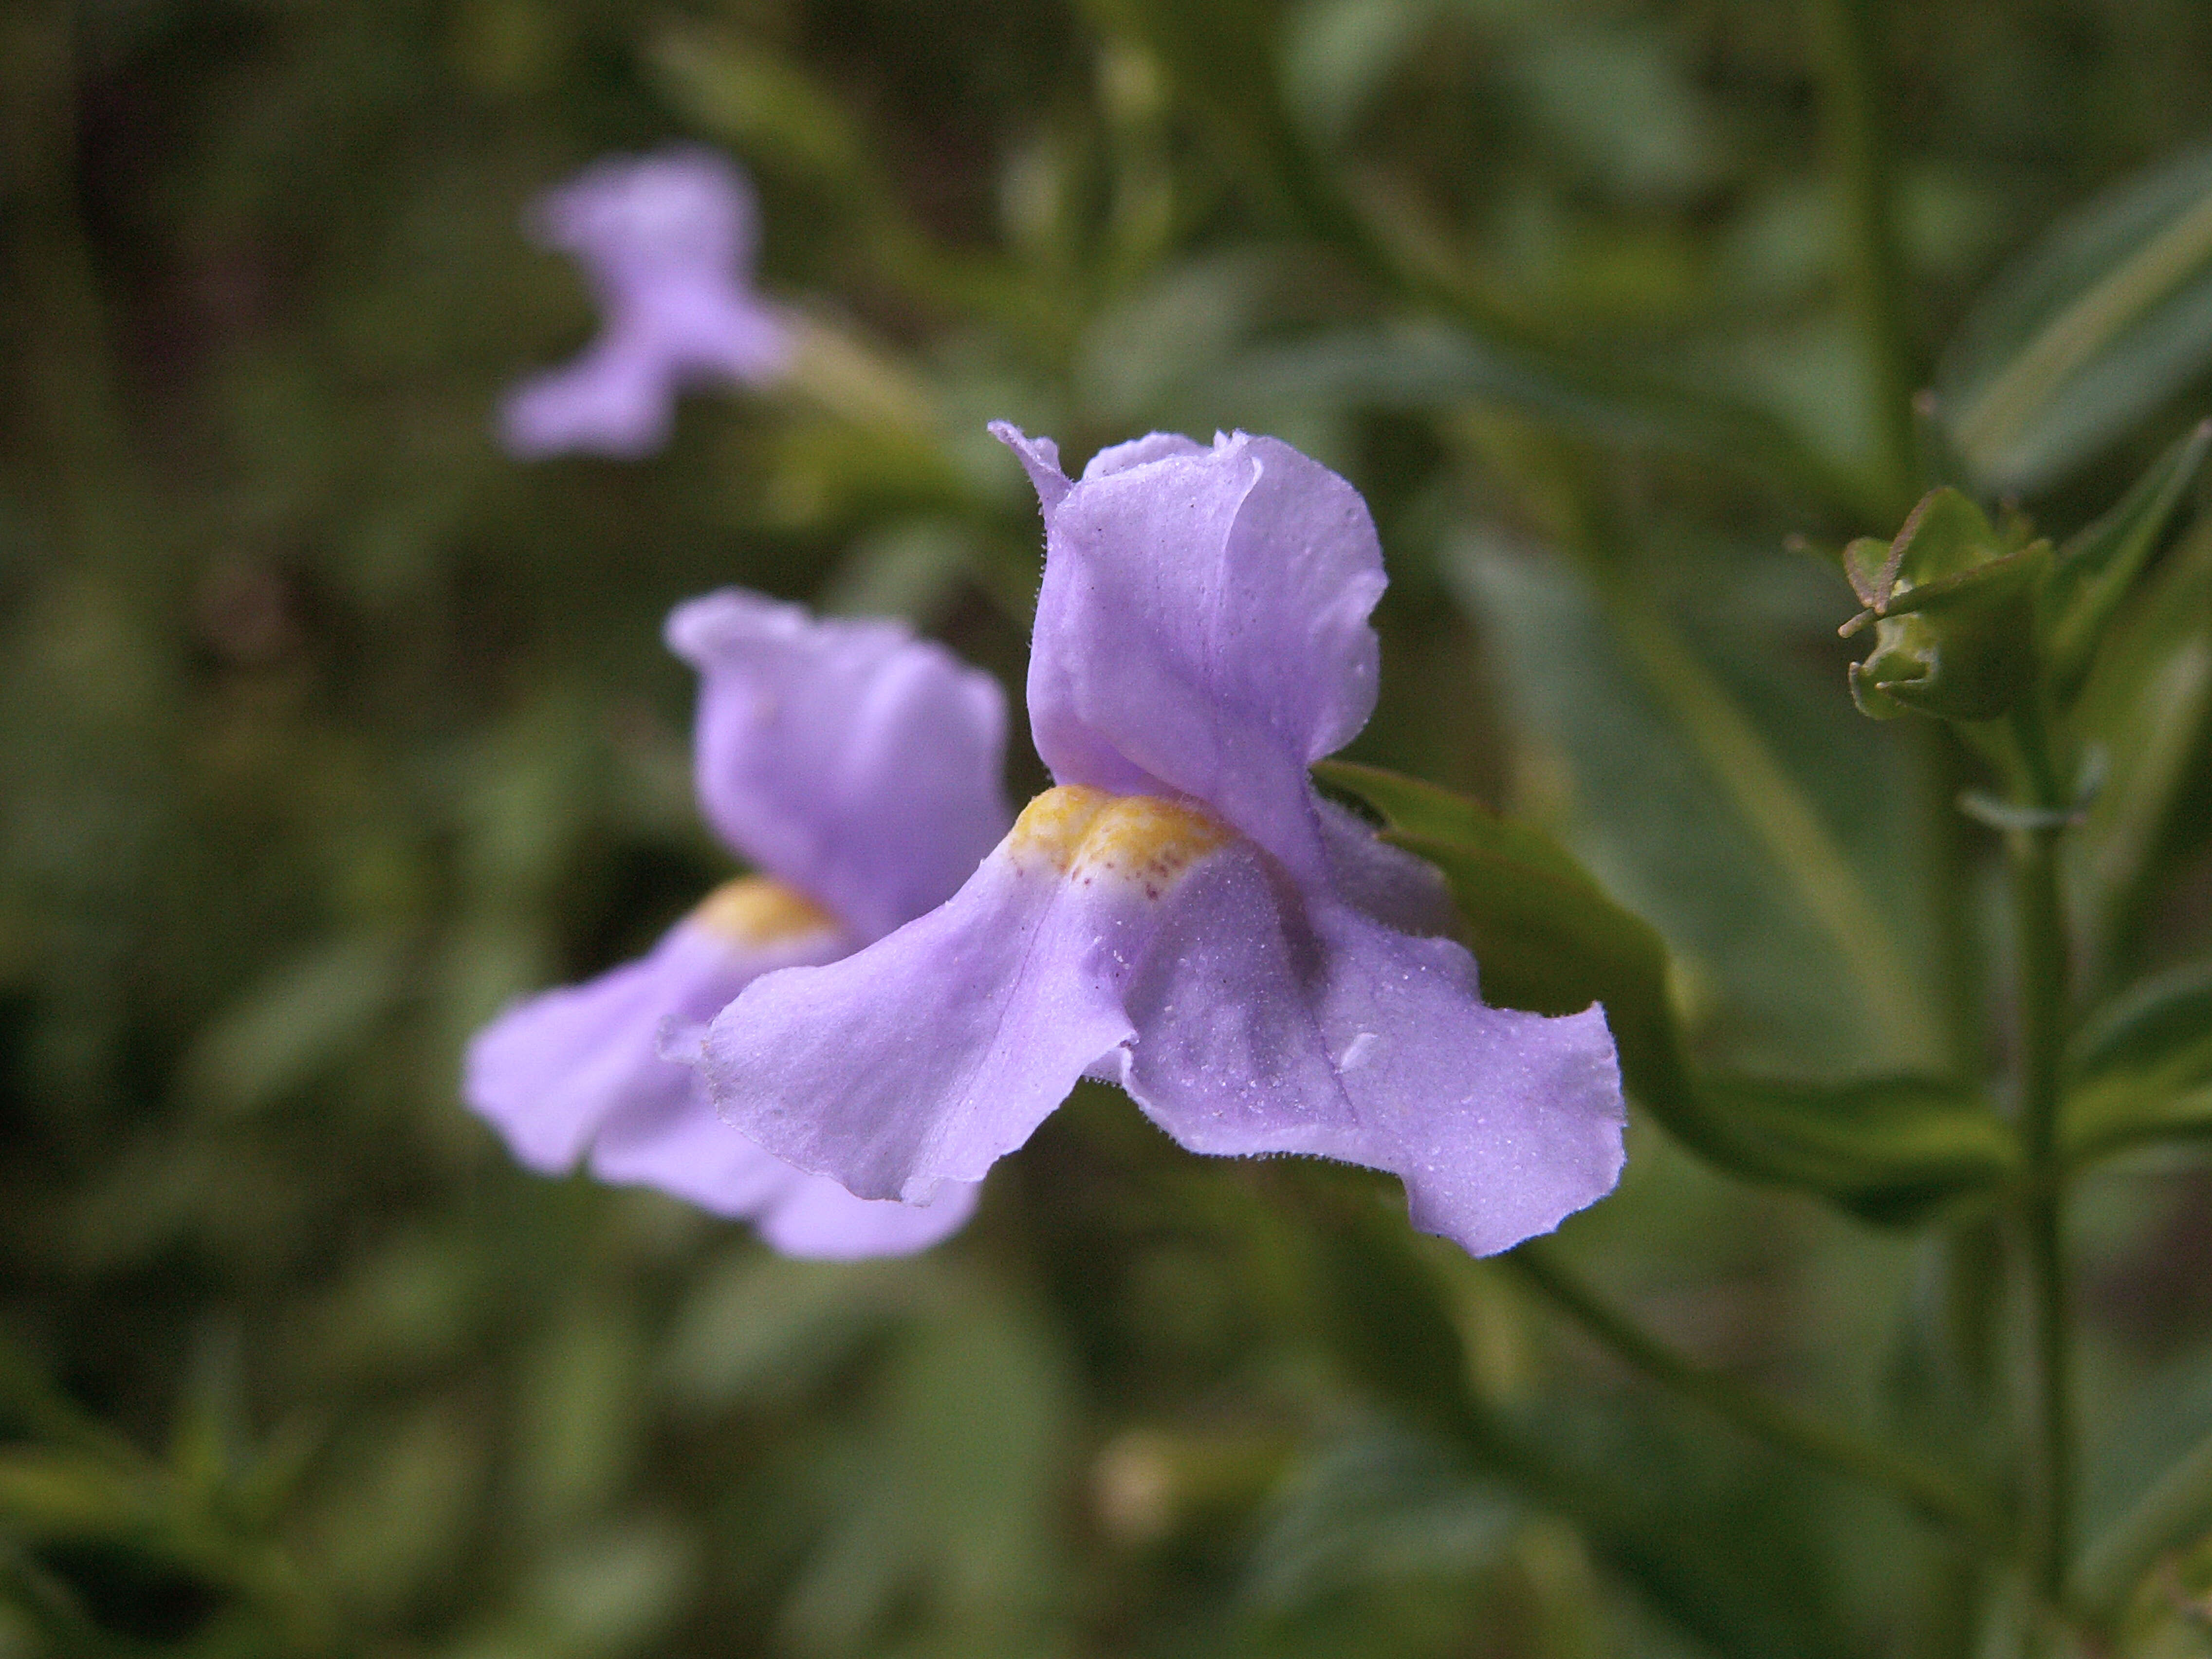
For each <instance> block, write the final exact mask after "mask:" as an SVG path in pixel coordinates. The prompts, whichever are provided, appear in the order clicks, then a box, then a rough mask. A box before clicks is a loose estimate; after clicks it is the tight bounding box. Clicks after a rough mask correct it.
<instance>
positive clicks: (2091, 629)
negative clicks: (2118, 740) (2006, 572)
mask: <svg viewBox="0 0 2212 1659" xmlns="http://www.w3.org/2000/svg"><path fill="white" fill-rule="evenodd" d="M2207 448H2212V421H2205V422H2200V423H2199V424H2198V425H2197V428H2196V429H2195V430H2194V431H2192V432H2191V433H2190V435H2188V436H2187V437H2185V438H2184V439H2182V440H2181V441H2179V443H2177V444H2175V445H2174V446H2173V447H2172V448H2170V449H2168V450H2167V451H2166V453H2165V454H2163V455H2161V456H2160V458H2159V459H2158V461H2157V462H2156V464H2155V465H2153V466H2152V467H2151V469H2150V471H2148V472H2146V473H2144V474H2143V475H2142V477H2140V478H2138V479H2136V482H2135V485H2134V487H2133V488H2132V489H2130V490H2129V491H2128V493H2127V494H2126V495H2124V496H2122V497H2121V498H2120V501H2119V504H2118V506H2117V507H2113V508H2112V511H2111V512H2109V513H2106V514H2105V516H2104V517H2103V518H2101V519H2100V520H2097V522H2096V523H2094V524H2093V525H2091V526H2089V527H2088V528H2087V529H2086V530H2084V531H2082V532H2081V534H2080V535H2078V536H2075V538H2073V539H2072V540H2071V541H2069V542H2068V543H2067V544H2066V545H2065V546H2064V547H2063V548H2061V549H2060V550H2059V553H2058V562H2057V567H2056V568H2054V569H2053V570H2052V572H2051V581H2050V584H2049V585H2048V586H2047V587H2046V588H2045V592H2044V601H2043V605H2044V623H2043V627H2044V636H2045V642H2044V655H2045V672H2046V673H2047V674H2048V675H2049V676H2050V681H2051V690H2052V692H2053V694H2054V695H2055V696H2057V698H2058V699H2059V700H2060V702H2071V701H2073V699H2074V697H2075V695H2076V694H2077V693H2079V692H2080V690H2081V682H2082V681H2083V680H2084V679H2085V678H2087V676H2088V672H2089V665H2090V664H2091V662H2092V661H2093V660H2094V658H2095V653H2096V650H2097V647H2098V644H2099V643H2100V641H2102V640H2103V638H2104V636H2105V630H2106V628H2107V627H2109V626H2110V625H2111V623H2112V617H2113V616H2114V615H2115V614H2116V613H2117V612H2118V610H2119V608H2120V603H2121V601H2122V600H2124V599H2126V598H2127V596H2128V594H2129V592H2130V590H2132V589H2133V587H2134V586H2135V584H2136V579H2137V578H2138V577H2139V576H2141V575H2142V571H2143V567H2144V565H2145V564H2146V563H2147V562H2148V561H2149V559H2150V556H2151V552H2152V550H2154V548H2155V547H2156V546H2157V545H2158V540H2159V537H2160V533H2161V532H2163V531H2164V530H2165V529H2166V521H2167V520H2170V519H2171V518H2172V516H2173V509H2174V508H2175V507H2177V506H2179V504H2180V501H2181V495H2182V492H2183V491H2184V490H2185V489H2188V488H2189V484H2190V481H2191V479H2193V478H2194V477H2196V476H2197V466H2198V465H2199V464H2200V463H2202V462H2203V459H2204V452H2205V450H2206V449H2207Z"/></svg>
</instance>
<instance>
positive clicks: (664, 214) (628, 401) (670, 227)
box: [501, 149, 790, 460]
mask: <svg viewBox="0 0 2212 1659" xmlns="http://www.w3.org/2000/svg"><path fill="white" fill-rule="evenodd" d="M756 218H757V214H756V211H755V208H754V204H753V192H752V186H751V185H750V184H749V183H748V182H747V181H746V179H745V177H744V174H743V173H739V172H738V169H737V168H736V167H733V166H732V165H731V164H730V163H729V162H728V161H725V160H724V159H723V158H722V157H721V156H720V155H715V154H714V152H713V151H711V150H705V149H667V150H662V151H660V152H659V153H658V154H656V155H643V156H628V155H616V156H609V157H608V158H607V159H605V161H598V162H594V163H593V164H592V166H591V167H587V168H586V169H585V170H584V172H583V173H580V175H578V176H577V177H576V178H575V179H572V180H571V181H570V182H569V183H568V184H566V185H562V187H561V188H560V189H558V190H556V191H550V192H549V193H548V194H547V195H545V196H544V197H542V198H541V199H540V200H539V201H538V204H536V205H535V206H534V207H533V208H532V210H531V213H530V216H529V217H528V219H527V221H526V223H527V224H528V226H529V228H530V229H531V230H532V234H535V235H536V237H537V238H538V240H539V241H541V242H543V243H544V244H545V245H546V246H548V247H553V248H558V249H560V250H561V251H562V252H566V253H570V254H573V255H574V256H575V258H577V259H578V260H579V261H580V263H581V264H583V266H584V268H585V270H586V271H587V272H589V273H590V276H591V280H592V288H593V289H595V290H596V291H597V293H598V295H599V308H600V310H601V311H602V312H603V313H605V328H604V329H603V330H602V331H601V332H600V334H599V338H598V339H597V340H595V341H593V342H592V344H591V345H590V346H589V347H588V348H587V349H586V350H585V352H584V354H583V356H580V357H579V358H577V359H576V361H575V362H573V363H570V364H569V365H568V367H567V368H558V369H555V370H552V371H551V372H550V373H549V374H540V375H538V376H536V377H535V378H533V379H532V380H526V381H525V382H523V384H522V385H521V386H518V387H516V388H515V389H514V391H513V392H511V393H509V394H508V396H507V402H506V405H505V407H504V409H503V410H501V437H502V440H503V441H504V442H505V443H506V445H507V449H508V451H509V452H510V453H513V454H515V455H517V456H520V457H521V458H523V459H526V460H534V459H539V458H541V457H544V456H547V455H554V454H559V453H562V452H563V451H567V450H575V449H581V450H592V451H596V452H597V453H601V454H606V455H617V456H624V457H634V456H639V455H644V454H647V453H651V452H652V451H653V450H655V449H658V448H659V447H660V445H661V444H662V443H663V442H664V441H665V440H666V438H667V436H668V423H669V416H670V412H671V406H672V405H673V404H674V403H675V400H676V394H677V392H678V391H680V390H682V389H683V388H684V387H685V386H692V385H696V384H698V383H700V382H702V381H714V380H724V381H735V382H737V383H738V384H739V385H744V386H757V385H759V384H761V383H762V382H763V381H767V380H773V379H775V376H776V375H777V374H781V372H782V369H783V367H784V364H785V362H787V359H788V358H789V356H790V339H789V332H790V331H789V329H788V327H787V325H786V324H785V323H784V321H783V320H782V319H781V318H780V317H779V316H778V315H777V314H776V313H775V311H774V310H773V309H772V308H771V307H769V306H768V305H767V304H765V303H764V302H763V301H762V300H761V299H760V298H759V297H758V296H757V295H755V294H754V293H753V291H752V264H753V257H754V251H755V243H756V240H757V225H756Z"/></svg>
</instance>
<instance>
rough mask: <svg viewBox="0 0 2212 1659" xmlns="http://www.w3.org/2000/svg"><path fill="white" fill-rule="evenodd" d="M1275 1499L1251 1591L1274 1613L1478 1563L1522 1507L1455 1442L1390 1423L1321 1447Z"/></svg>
mask: <svg viewBox="0 0 2212 1659" xmlns="http://www.w3.org/2000/svg"><path fill="white" fill-rule="evenodd" d="M1270 1508H1271V1513H1270V1514H1269V1515H1268V1516H1267V1518H1266V1520H1265V1522H1264V1523H1263V1530H1262V1531H1261V1534H1260V1537H1259V1541H1257V1543H1255V1545H1254V1546H1253V1549H1252V1553H1251V1556H1250V1558H1249V1561H1248V1562H1247V1564H1246V1567H1245V1577H1244V1593H1245V1595H1248V1596H1249V1597H1250V1598H1251V1600H1252V1601H1254V1602H1255V1603H1256V1604H1257V1605H1258V1606H1259V1607H1262V1608H1263V1609H1266V1610H1267V1611H1268V1612H1272V1613H1289V1612H1293V1611H1295V1610H1296V1609H1297V1608H1298V1607H1300V1606H1301V1605H1302V1604H1304V1603H1306V1602H1310V1601H1317V1600H1320V1599H1321V1598H1322V1597H1325V1596H1328V1595H1334V1594H1337V1593H1340V1592H1341V1591H1344V1590H1346V1589H1357V1588H1359V1587H1362V1586H1364V1585H1370V1584H1377V1583H1382V1584H1388V1583H1393V1582H1395V1581H1399V1580H1403V1579H1407V1578H1413V1577H1422V1576H1425V1575H1430V1574H1447V1575H1450V1576H1453V1577H1466V1576H1468V1575H1469V1574H1472V1573H1476V1572H1480V1571H1482V1570H1483V1569H1485V1568H1486V1567H1490V1566H1492V1565H1496V1563H1497V1562H1498V1559H1499V1557H1500V1555H1501V1553H1502V1552H1503V1549H1504V1546H1505V1544H1506V1543H1507V1542H1508V1541H1509V1540H1510V1537H1511V1534H1512V1531H1513V1528H1514V1527H1515V1526H1516V1524H1517V1523H1518V1522H1520V1521H1521V1520H1522V1516H1523V1513H1524V1512H1523V1510H1522V1505H1521V1504H1519V1503H1517V1502H1516V1501H1515V1499H1514V1498H1511V1497H1510V1496H1509V1495H1508V1494H1506V1493H1505V1492H1501V1491H1499V1490H1498V1489H1497V1488H1495V1487H1494V1486H1490V1485H1488V1484H1486V1483H1485V1482H1483V1481H1481V1480H1479V1479H1476V1478H1474V1477H1473V1476H1472V1475H1471V1474H1469V1473H1468V1471H1467V1470H1466V1469H1465V1468H1463V1467H1462V1461H1461V1457H1460V1455H1459V1454H1458V1453H1457V1452H1455V1449H1453V1448H1452V1447H1450V1446H1449V1445H1443V1444H1438V1443H1436V1442H1434V1441H1430V1440H1425V1439H1420V1438H1418V1437H1412V1436H1408V1435H1406V1434H1402V1433H1392V1432H1389V1431H1377V1432H1370V1433H1366V1434H1354V1435H1351V1436H1348V1437H1346V1438H1345V1439H1343V1440H1340V1441H1339V1442H1337V1443H1335V1444H1334V1445H1331V1446H1328V1447H1326V1448H1324V1449H1322V1451H1321V1452H1320V1453H1319V1454H1318V1455H1316V1456H1315V1457H1314V1458H1313V1459H1312V1460H1311V1461H1310V1462H1308V1463H1306V1464H1305V1465H1304V1467H1303V1468H1300V1469H1299V1470H1298V1471H1297V1473H1296V1474H1293V1475H1292V1476H1291V1479H1290V1480H1289V1481H1288V1482H1287V1483H1286V1484H1285V1487H1284V1490H1283V1491H1282V1492H1281V1493H1280V1495H1279V1496H1278V1498H1276V1499H1275V1501H1274V1503H1273V1504H1272V1505H1271V1506H1270Z"/></svg>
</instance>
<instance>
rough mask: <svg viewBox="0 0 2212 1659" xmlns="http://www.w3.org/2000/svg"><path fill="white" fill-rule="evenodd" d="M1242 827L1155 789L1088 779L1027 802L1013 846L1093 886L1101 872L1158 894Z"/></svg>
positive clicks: (1022, 859)
mask: <svg viewBox="0 0 2212 1659" xmlns="http://www.w3.org/2000/svg"><path fill="white" fill-rule="evenodd" d="M1235 836H1236V831H1234V830H1233V829H1230V828H1229V827H1228V826H1227V825H1225V824H1222V823H1216V822H1215V821H1214V820H1213V819H1212V818H1210V817H1206V814H1205V813H1203V812H1200V811H1195V810H1194V809H1193V808H1190V807H1188V806H1179V805H1176V803H1175V802H1173V801H1169V800H1162V799H1159V798H1158V796H1155V795H1113V794H1109V793H1106V791H1104V790H1103V789H1089V788H1085V787H1083V786H1081V785H1080V784H1062V785H1061V786H1060V787H1058V788H1055V789H1048V790H1046V791H1045V792H1044V793H1042V795H1039V796H1038V797H1037V798H1036V799H1035V800H1033V801H1031V802H1030V804H1029V805H1027V806H1025V807H1024V808H1023V809H1022V815H1021V817H1018V818H1017V819H1015V820H1014V827H1013V829H1012V833H1011V834H1009V835H1008V836H1007V837H1006V852H1007V854H1008V856H1010V857H1011V858H1012V859H1013V860H1014V861H1015V863H1016V864H1018V865H1019V866H1024V868H1036V867H1039V866H1043V867H1048V868H1050V869H1052V870H1054V871H1056V872H1059V873H1060V875H1061V876H1063V877H1065V878H1066V879H1067V880H1069V881H1071V882H1079V883H1081V884H1084V885H1085V886H1089V885H1090V884H1091V883H1092V882H1094V881H1096V880H1097V879H1098V878H1100V877H1101V876H1107V877H1112V878H1118V879H1120V880H1121V881H1124V882H1127V883H1129V884H1133V885H1135V886H1139V887H1142V888H1143V889H1144V890H1145V896H1146V897H1147V898H1158V896H1160V895H1161V894H1162V893H1164V892H1165V891H1166V890H1168V888H1169V887H1170V886H1172V885H1173V884H1174V883H1175V881H1176V878H1178V877H1180V876H1181V875H1182V873H1183V872H1184V871H1186V870H1188V868H1189V867H1190V866H1192V865H1193V864H1194V863H1196V862H1197V861H1198V860H1200V859H1201V858H1203V857H1205V856H1206V854H1208V853H1211V852H1212V851H1213V850H1214V849H1215V848H1218V847H1223V846H1226V845H1227V844H1228V843H1229V842H1231V841H1232V840H1233V839H1235Z"/></svg>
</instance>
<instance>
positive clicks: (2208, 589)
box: [2065, 526, 2212, 994]
mask: <svg viewBox="0 0 2212 1659" xmlns="http://www.w3.org/2000/svg"><path fill="white" fill-rule="evenodd" d="M2067 728H2068V730H2067V736H2068V738H2069V740H2070V741H2071V743H2072V744H2075V746H2076V747H2078V748H2079V749H2080V750H2082V751H2084V752H2088V753H2094V754H2099V755H2101V756H2102V757H2103V758H2104V762H2105V767H2106V775H2105V779H2104V782H2103V786H2102V787H2100V789H2099V790H2098V791H2097V793H2096V796H2095V799H2093V800H2092V801H2091V802H2090V804H2089V808H2088V818H2087V822H2086V823H2083V824H2082V825H2081V828H2079V829H2076V830H2075V831H2074V832H2073V833H2072V834H2070V835H2069V836H2068V837H2067V838H2066V847H2065V857H2066V877H2067V887H2068V893H2069V903H2070V904H2071V906H2072V908H2073V911H2074V923H2075V927H2076V928H2077V930H2078V931H2079V933H2081V937H2082V939H2084V940H2085V941H2086V942H2087V945H2088V951H2087V963H2086V966H2087V972H2088V984H2089V987H2090V989H2091V991H2092V993H2093V994H2095V993H2096V992H2097V991H2098V990H2099V989H2100V988H2102V989H2106V990H2109V989H2110V988H2112V986H2113V985H2114V983H2115V981H2116V978H2117V977H2118V976H2119V975H2124V974H2125V973H2126V971H2127V964H2128V963H2129V962H2130V959H2131V958H2132V957H2133V956H2134V953H2135V951H2136V946H2137V944H2138V942H2139V940H2140V939H2141V937H2142V933H2143V932H2144V931H2145V929H2146V928H2147V927H2148V925H2149V923H2150V921H2151V918H2152V914H2153V911H2154V907H2155V905H2156V903H2157V899H2158V894H2159V892H2160V888H2161V884H2163V883H2164V881H2165V880H2166V876H2167V874H2168V872H2171V871H2172V869H2173V867H2174V866H2175V863H2176V861H2177V860H2180V859H2183V858H2185V857H2186V856H2187V855H2188V854H2189V853H2190V851H2191V848H2192V847H2193V846H2196V845H2201V844H2202V839H2203V835H2204V833H2205V829H2206V826H2207V823H2208V821H2212V811H2207V810H2206V806H2205V799H2206V792H2207V791H2208V790H2212V766H2208V764H2207V761H2208V749H2209V748H2212V526H2200V527H2199V528H2197V530H2195V531H2192V532H2191V534H2190V535H2189V536H2188V537H2187V538H2185V540H2184V541H2183V543H2182V544H2181V545H2180V546H2179V547H2178V548H2176V549H2175V550H2174V551H2173V552H2172V554H2171V555H2170V556H2167V557H2166V559H2165V560H2163V561H2162V562H2160V565H2159V566H2158V568H2156V569H2155V570H2154V571H2153V572H2152V573H2151V575H2150V578H2149V580H2148V581H2147V582H2144V583H2142V584H2141V585H2140V586H2139V587H2138V588H2137V590H2136V592H2134V593H2132V594H2131V595H2130V596H2129V597H2128V599H2126V601H2125V602H2124V605H2122V607H2121V610H2120V612H2119V614H2118V617H2117V618H2116V619H2115V620H2114V621H2113V623H2112V625H2111V627H2110V629H2108V630H2107V633H2106V639H2105V641H2104V643H2103V645H2102V647H2101V648H2100V650H2099V651H2098V653H2096V657H2095V660H2094V663H2093V667H2092V669H2091V671H2090V673H2089V676H2088V678H2087V683H2086V684H2085V685H2084V687H2083V689H2082V691H2081V696H2080V698H2079V699H2078V701H2077V702H2075V706H2074V708H2072V710H2070V711H2069V714H2068V717H2067Z"/></svg>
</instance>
